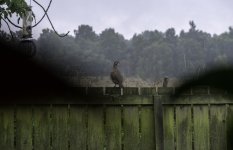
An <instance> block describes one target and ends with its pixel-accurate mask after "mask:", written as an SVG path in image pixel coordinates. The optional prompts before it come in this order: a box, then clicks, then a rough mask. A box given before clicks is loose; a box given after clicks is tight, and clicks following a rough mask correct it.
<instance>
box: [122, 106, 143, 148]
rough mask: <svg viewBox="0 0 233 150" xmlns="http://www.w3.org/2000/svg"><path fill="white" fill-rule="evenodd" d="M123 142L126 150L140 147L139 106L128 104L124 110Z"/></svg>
mask: <svg viewBox="0 0 233 150" xmlns="http://www.w3.org/2000/svg"><path fill="white" fill-rule="evenodd" d="M123 131H124V137H123V144H124V150H131V149H133V150H138V149H139V148H140V147H139V115H138V107H134V106H126V107H124V110H123Z"/></svg>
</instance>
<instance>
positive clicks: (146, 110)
mask: <svg viewBox="0 0 233 150" xmlns="http://www.w3.org/2000/svg"><path fill="white" fill-rule="evenodd" d="M153 114H154V110H153V106H143V107H142V108H141V138H140V149H141V150H143V149H145V150H146V149H147V150H153V149H155V131H154V130H155V128H154V127H155V126H154V123H155V122H154V115H153Z"/></svg>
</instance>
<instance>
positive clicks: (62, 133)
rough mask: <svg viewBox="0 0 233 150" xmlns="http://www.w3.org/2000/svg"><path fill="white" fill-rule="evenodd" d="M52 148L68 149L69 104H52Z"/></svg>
mask: <svg viewBox="0 0 233 150" xmlns="http://www.w3.org/2000/svg"><path fill="white" fill-rule="evenodd" d="M51 119H52V121H51V126H52V133H51V135H52V149H55V150H67V149H68V131H67V130H68V127H67V121H68V105H53V106H52V118H51Z"/></svg>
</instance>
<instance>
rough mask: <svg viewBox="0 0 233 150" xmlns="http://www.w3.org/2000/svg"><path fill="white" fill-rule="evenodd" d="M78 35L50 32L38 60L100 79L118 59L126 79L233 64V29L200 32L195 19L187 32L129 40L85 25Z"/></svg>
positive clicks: (42, 38) (45, 35) (156, 33)
mask: <svg viewBox="0 0 233 150" xmlns="http://www.w3.org/2000/svg"><path fill="white" fill-rule="evenodd" d="M74 33H75V36H67V37H65V38H62V39H61V38H59V37H57V36H56V34H55V33H54V31H52V30H49V29H44V30H43V31H42V33H41V35H40V37H39V38H38V40H37V46H38V55H37V57H38V59H40V60H41V61H43V62H45V63H48V64H53V65H54V66H56V67H57V66H59V67H61V68H64V69H65V70H76V71H78V72H79V73H81V74H87V75H95V76H97V75H98V76H100V75H104V76H106V75H109V73H110V71H111V68H112V65H113V61H115V60H119V61H120V65H119V67H120V70H121V71H122V73H123V74H124V76H140V77H142V78H144V79H148V78H149V79H152V80H159V79H160V78H162V77H164V76H168V77H177V78H180V77H183V75H189V74H200V73H201V72H204V71H206V70H208V69H210V68H212V67H213V66H223V65H224V66H228V65H231V64H232V61H231V60H232V58H233V29H232V28H231V27H230V28H229V30H228V31H227V32H225V33H222V34H220V35H211V34H209V33H206V32H204V31H201V30H198V29H197V27H196V25H195V23H194V22H193V21H191V22H190V29H189V30H188V31H187V32H185V31H181V32H180V33H179V34H177V33H176V31H175V29H174V28H169V29H167V30H166V31H165V32H160V31H158V30H154V31H144V32H142V33H141V34H135V35H134V36H133V37H132V38H131V39H129V40H126V39H125V38H124V36H123V35H121V34H119V33H117V32H116V31H115V30H114V29H112V28H108V29H105V30H103V31H102V32H101V33H100V34H96V33H95V32H94V31H93V29H92V27H91V26H89V25H81V26H79V27H78V29H77V30H75V32H74ZM2 35H3V36H5V35H4V34H2Z"/></svg>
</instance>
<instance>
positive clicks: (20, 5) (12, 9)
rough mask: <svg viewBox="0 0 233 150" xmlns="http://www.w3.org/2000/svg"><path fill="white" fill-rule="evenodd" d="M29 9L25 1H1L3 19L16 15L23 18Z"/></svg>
mask: <svg viewBox="0 0 233 150" xmlns="http://www.w3.org/2000/svg"><path fill="white" fill-rule="evenodd" d="M28 9H29V7H28V6H27V3H26V2H25V0H0V17H1V18H7V17H9V16H10V17H11V16H12V14H14V13H16V14H17V15H19V16H22V15H23V14H24V13H25V12H26V10H28Z"/></svg>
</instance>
